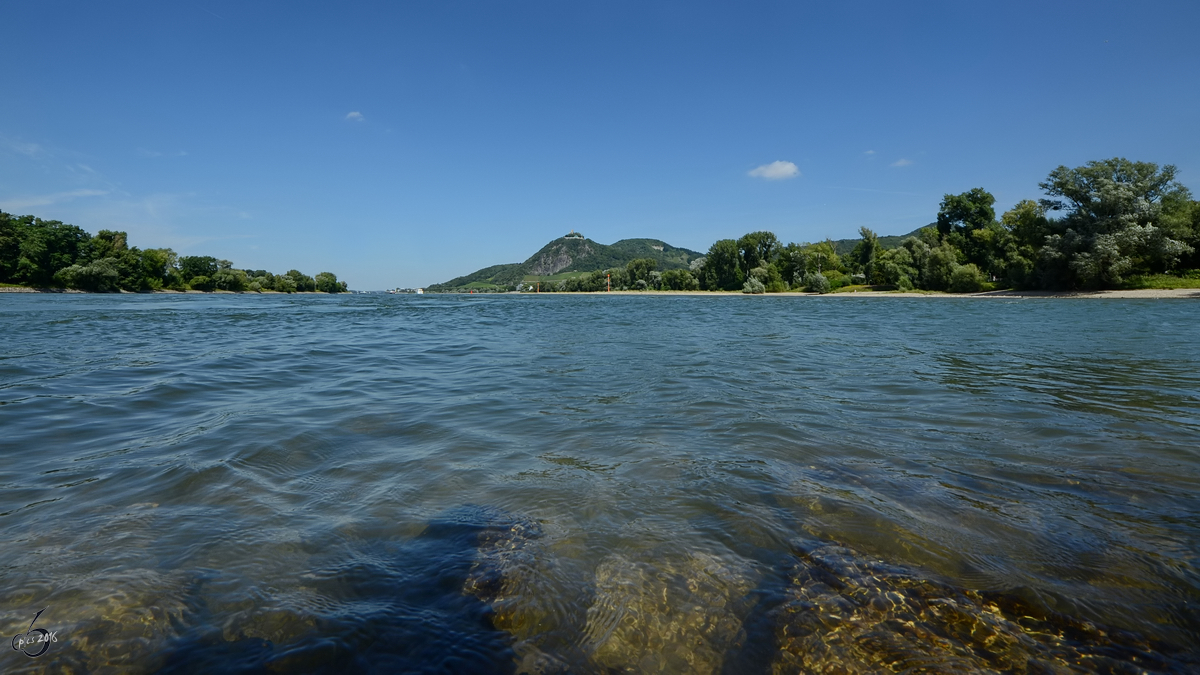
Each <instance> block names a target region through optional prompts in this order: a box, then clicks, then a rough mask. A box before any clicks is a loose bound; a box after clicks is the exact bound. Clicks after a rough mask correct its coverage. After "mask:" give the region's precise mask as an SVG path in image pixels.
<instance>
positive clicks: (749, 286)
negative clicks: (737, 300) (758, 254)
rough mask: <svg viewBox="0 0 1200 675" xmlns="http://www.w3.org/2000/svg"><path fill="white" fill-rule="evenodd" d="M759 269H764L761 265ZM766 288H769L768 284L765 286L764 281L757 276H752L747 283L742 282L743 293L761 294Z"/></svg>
mask: <svg viewBox="0 0 1200 675" xmlns="http://www.w3.org/2000/svg"><path fill="white" fill-rule="evenodd" d="M757 269H763V268H761V267H759V268H757ZM766 290H767V289H766V286H763V283H762V282H761V281H759V280H758V279H756V278H755V277H750V278H748V279H746V283H744V284H742V292H743V293H753V294H760V293H765V292H766Z"/></svg>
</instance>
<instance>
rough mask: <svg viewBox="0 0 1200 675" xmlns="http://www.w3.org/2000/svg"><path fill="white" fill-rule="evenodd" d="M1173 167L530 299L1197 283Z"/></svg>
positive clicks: (1198, 247)
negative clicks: (884, 235) (1160, 279)
mask: <svg viewBox="0 0 1200 675" xmlns="http://www.w3.org/2000/svg"><path fill="white" fill-rule="evenodd" d="M1176 174H1177V169H1176V167H1174V166H1171V165H1166V166H1163V167H1159V166H1158V165H1157V164H1153V163H1149V162H1132V161H1129V160H1127V159H1124V158H1114V159H1107V160H1102V161H1093V162H1088V163H1087V164H1085V165H1084V166H1081V167H1076V168H1067V167H1066V166H1060V167H1058V168H1057V169H1055V170H1054V171H1052V172H1050V175H1049V176H1048V177H1047V178H1046V180H1045V181H1043V182H1041V183H1039V184H1038V187H1039V188H1041V189H1042V191H1043V192H1044V193H1045V195H1046V197H1045V198H1043V199H1039V200H1032V199H1027V200H1023V201H1021V202H1019V203H1018V204H1017V205H1016V206H1014V207H1013V208H1012V209H1010V210H1008V211H1006V212H1004V213H1003V214H1001V215H1000V217H999V218H997V217H996V211H995V208H994V205H995V203H996V199H995V197H994V196H992V194H991V193H989V192H988V191H987V190H984V189H983V188H975V189H972V190H968V191H967V192H963V193H961V194H957V195H952V194H947V195H945V197H944V198H943V199H942V202H941V204H940V205H939V208H938V213H937V218H936V221H935V222H934V223H932V224H930V226H928V227H925V228H922V229H920V230H918V231H917V232H915V233H914V234H913V235H912V236H909V237H907V238H905V239H904V240H903V241H901V242H900V245H899V246H898V247H895V248H890V249H889V248H885V247H884V246H882V245H881V244H880V242H879V237H878V235H876V234H875V233H874V232H872V231H871V230H870V229H868V228H866V227H863V228H861V229H860V230H859V234H860V236H861V239H860V240H859V241H858V243H857V244H856V245H855V247H854V249H853V250H852V251H851V252H850V253H849V254H848V255H844V256H839V255H838V254H837V251H836V250H835V247H834V244H833V242H832V241H828V240H827V241H824V242H818V243H802V244H796V243H789V244H786V245H785V244H783V243H782V242H781V241H779V239H778V238H777V237H776V236H775V235H774V234H773V233H771V232H750V233H748V234H746V235H744V236H742V237H741V238H739V239H722V240H720V241H717V242H716V243H714V244H713V245H712V246H711V247H710V248H709V250H708V254H707V255H706V256H705V257H704V258H700V259H698V260H696V261H693V263H692V265H691V269H690V270H668V271H666V272H661V273H660V272H658V271H657V270H656V269H655V267H656V265H657V263H656V261H654V260H652V259H639V260H634V261H632V262H630V263H628V264H627V265H626V266H625V267H624V268H615V269H611V270H604V271H602V272H592V273H590V274H587V275H584V276H580V277H575V278H571V279H566V280H564V281H561V282H557V283H545V284H542V285H541V286H540V289H539V290H541V291H603V290H606V289H607V288H609V287H611V288H612V289H613V290H626V289H629V290H637V289H643V290H646V289H649V290H700V289H702V290H712V291H718V290H720V291H737V290H740V291H742V292H745V293H764V292H782V291H787V290H805V291H810V292H817V293H827V292H829V291H831V290H835V289H837V288H840V287H844V286H848V285H851V284H864V285H870V286H873V287H875V288H881V289H899V290H912V289H921V290H930V291H949V292H953V293H970V292H978V291H982V290H987V289H994V288H1012V289H1018V290H1029V289H1047V290H1069V289H1105V288H1116V287H1120V286H1121V285H1122V284H1123V283H1126V282H1127V280H1128V279H1130V278H1131V277H1133V276H1139V275H1141V276H1144V275H1154V274H1168V273H1172V272H1175V273H1186V274H1188V275H1189V276H1200V271H1198V269H1197V268H1200V202H1197V201H1195V200H1193V199H1192V195H1191V193H1190V192H1189V191H1188V189H1187V188H1186V187H1184V186H1183V185H1182V184H1180V183H1179V182H1178V181H1176V180H1175V177H1176Z"/></svg>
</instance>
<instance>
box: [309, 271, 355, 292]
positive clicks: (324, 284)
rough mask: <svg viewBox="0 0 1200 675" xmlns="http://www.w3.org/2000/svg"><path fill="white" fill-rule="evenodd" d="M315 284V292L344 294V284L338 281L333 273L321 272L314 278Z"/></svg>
mask: <svg viewBox="0 0 1200 675" xmlns="http://www.w3.org/2000/svg"><path fill="white" fill-rule="evenodd" d="M315 280H316V282H317V290H318V291H321V292H323V293H345V292H346V290H347V289H346V283H345V282H344V281H338V279H337V275H336V274H334V273H333V272H321V273H320V274H318V275H317V276H316V277H315Z"/></svg>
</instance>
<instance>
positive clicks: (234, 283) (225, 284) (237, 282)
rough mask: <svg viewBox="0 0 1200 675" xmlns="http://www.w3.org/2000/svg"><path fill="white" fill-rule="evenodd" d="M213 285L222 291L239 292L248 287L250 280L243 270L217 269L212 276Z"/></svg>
mask: <svg viewBox="0 0 1200 675" xmlns="http://www.w3.org/2000/svg"><path fill="white" fill-rule="evenodd" d="M212 282H213V285H214V286H216V287H217V288H219V289H221V290H223V291H234V292H241V291H244V290H246V289H247V288H249V287H250V279H249V277H247V276H246V272H245V271H243V270H235V269H232V268H223V269H218V270H217V271H216V273H215V274H213V276H212Z"/></svg>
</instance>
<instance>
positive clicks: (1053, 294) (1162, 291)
mask: <svg viewBox="0 0 1200 675" xmlns="http://www.w3.org/2000/svg"><path fill="white" fill-rule="evenodd" d="M436 295H440V294H436ZM459 295H463V294H459ZM521 295H547V296H549V295H653V296H660V295H685V296H699V297H712V296H722V295H746V296H747V297H754V296H751V295H750V294H747V293H742V292H741V291H611V292H607V293H606V292H604V291H599V292H594V293H592V292H576V291H564V292H555V293H521ZM759 297H776V298H778V297H785V298H807V297H826V298H1100V299H1106V298H1107V299H1144V300H1160V299H1169V298H1195V299H1200V289H1196V288H1142V289H1137V290H1128V291H987V292H984V293H941V292H937V291H917V292H905V291H848V292H844V293H825V294H819V293H801V292H796V293H791V292H789V293H762V294H760V295H759Z"/></svg>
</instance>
